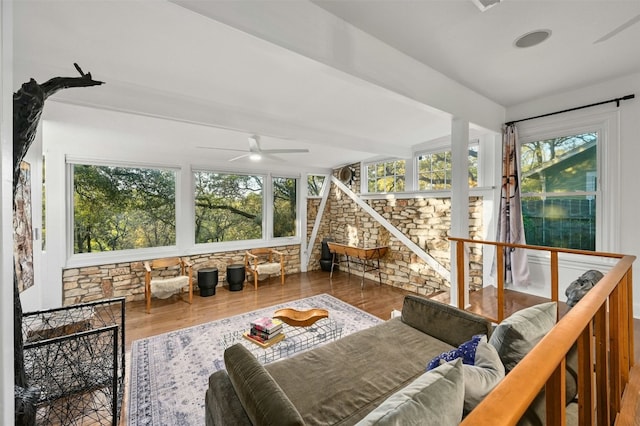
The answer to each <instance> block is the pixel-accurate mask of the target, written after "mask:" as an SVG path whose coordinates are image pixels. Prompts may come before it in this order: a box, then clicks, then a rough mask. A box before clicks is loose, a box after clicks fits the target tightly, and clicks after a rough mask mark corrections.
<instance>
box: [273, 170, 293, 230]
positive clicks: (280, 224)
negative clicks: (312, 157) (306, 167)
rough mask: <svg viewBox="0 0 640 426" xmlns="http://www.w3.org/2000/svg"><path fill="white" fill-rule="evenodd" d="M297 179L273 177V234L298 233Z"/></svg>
mask: <svg viewBox="0 0 640 426" xmlns="http://www.w3.org/2000/svg"><path fill="white" fill-rule="evenodd" d="M296 184H297V179H293V178H283V177H274V178H273V236H274V237H276V238H278V237H293V236H295V235H296V210H297V203H296V191H297V185H296Z"/></svg>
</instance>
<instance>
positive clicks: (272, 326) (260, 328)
mask: <svg viewBox="0 0 640 426" xmlns="http://www.w3.org/2000/svg"><path fill="white" fill-rule="evenodd" d="M245 337H246V338H248V339H249V340H253V341H254V342H256V343H258V344H260V345H261V346H269V345H272V344H274V343H277V342H279V341H280V340H282V339H284V334H283V333H282V321H280V320H279V319H276V318H267V317H264V318H258V319H256V320H255V321H252V322H251V329H250V330H249V332H248V333H245Z"/></svg>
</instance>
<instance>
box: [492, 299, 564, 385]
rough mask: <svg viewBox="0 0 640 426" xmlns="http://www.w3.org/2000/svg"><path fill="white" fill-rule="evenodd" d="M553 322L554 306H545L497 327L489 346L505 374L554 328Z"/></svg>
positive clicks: (521, 313)
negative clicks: (495, 354) (496, 355)
mask: <svg viewBox="0 0 640 426" xmlns="http://www.w3.org/2000/svg"><path fill="white" fill-rule="evenodd" d="M556 318H557V307H556V302H548V303H542V304H540V305H535V306H531V307H529V308H526V309H522V310H521V311H518V312H516V313H514V314H513V315H511V316H510V317H509V318H507V319H505V320H504V321H502V322H501V323H500V324H499V325H498V326H497V327H496V329H495V330H494V331H493V334H492V335H491V338H490V339H489V343H490V344H491V345H493V347H495V348H496V350H497V351H498V355H499V356H500V359H501V360H502V364H503V365H504V368H505V371H506V372H507V373H508V372H509V371H511V370H513V368H514V367H515V366H516V364H517V363H518V362H520V360H521V359H522V358H524V357H525V355H527V354H528V353H529V351H531V349H533V347H534V346H535V345H537V344H538V342H539V341H540V339H542V338H543V337H544V335H545V334H547V333H548V332H549V330H551V329H552V328H553V326H554V325H555V324H556Z"/></svg>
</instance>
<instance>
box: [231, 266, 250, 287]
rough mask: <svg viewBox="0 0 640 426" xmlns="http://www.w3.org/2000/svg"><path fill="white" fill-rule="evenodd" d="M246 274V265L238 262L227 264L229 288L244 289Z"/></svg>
mask: <svg viewBox="0 0 640 426" xmlns="http://www.w3.org/2000/svg"><path fill="white" fill-rule="evenodd" d="M246 275H247V274H246V272H245V269H244V265H241V264H237V265H229V266H227V282H228V283H229V290H231V291H240V290H242V289H243V288H244V280H245V278H246Z"/></svg>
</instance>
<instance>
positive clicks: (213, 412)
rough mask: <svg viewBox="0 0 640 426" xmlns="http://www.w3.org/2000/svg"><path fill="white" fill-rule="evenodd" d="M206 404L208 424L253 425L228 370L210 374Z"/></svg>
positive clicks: (212, 425)
mask: <svg viewBox="0 0 640 426" xmlns="http://www.w3.org/2000/svg"><path fill="white" fill-rule="evenodd" d="M204 406H205V424H206V425H207V426H225V425H229V424H233V425H238V426H251V420H249V416H247V412H246V411H244V407H243V406H242V403H241V402H240V398H238V395H237V394H236V391H235V390H234V389H233V384H232V383H231V380H230V379H229V375H228V374H227V371H226V370H219V371H216V372H215V373H213V374H212V375H211V376H209V388H208V389H207V393H206V395H205V401H204Z"/></svg>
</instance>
